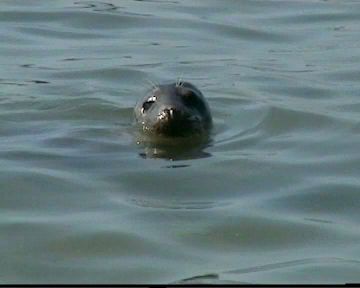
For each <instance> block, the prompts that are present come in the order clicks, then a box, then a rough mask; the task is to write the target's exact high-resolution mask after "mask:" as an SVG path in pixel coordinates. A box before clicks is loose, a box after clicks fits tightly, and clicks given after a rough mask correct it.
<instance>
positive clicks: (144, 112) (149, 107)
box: [135, 81, 212, 138]
mask: <svg viewBox="0 0 360 288" xmlns="http://www.w3.org/2000/svg"><path fill="white" fill-rule="evenodd" d="M135 118H136V121H137V123H138V124H139V125H140V127H141V129H142V130H143V131H144V132H145V133H147V134H150V135H155V136H165V137H171V138H174V137H187V136H190V137H192V136H195V135H204V134H207V133H208V132H209V131H210V129H211V127H212V117H211V113H210V108H209V105H208V103H207V102H206V100H205V97H204V96H203V94H202V93H201V91H200V90H199V89H198V88H196V87H195V85H193V84H191V83H189V82H182V81H178V82H175V83H171V84H162V85H156V86H154V87H153V88H152V89H151V90H150V91H148V93H147V94H146V95H145V97H143V98H142V99H140V101H138V103H137V104H136V106H135Z"/></svg>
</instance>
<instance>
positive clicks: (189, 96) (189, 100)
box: [183, 90, 205, 111]
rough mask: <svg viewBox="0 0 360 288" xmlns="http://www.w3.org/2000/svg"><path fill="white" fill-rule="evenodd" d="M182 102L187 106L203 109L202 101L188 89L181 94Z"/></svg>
mask: <svg viewBox="0 0 360 288" xmlns="http://www.w3.org/2000/svg"><path fill="white" fill-rule="evenodd" d="M183 99H184V103H185V105H186V106H188V107H195V108H197V109H198V110H200V111H203V110H204V109H205V105H204V103H203V101H202V100H201V99H200V98H199V96H198V95H196V93H195V92H194V91H191V90H188V91H186V93H185V94H184V96H183Z"/></svg>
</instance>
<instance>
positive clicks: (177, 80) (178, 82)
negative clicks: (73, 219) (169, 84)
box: [175, 73, 184, 87]
mask: <svg viewBox="0 0 360 288" xmlns="http://www.w3.org/2000/svg"><path fill="white" fill-rule="evenodd" d="M182 78H183V73H181V76H180V77H179V78H177V79H176V83H175V86H176V87H182V85H183V83H184V82H183V80H182Z"/></svg>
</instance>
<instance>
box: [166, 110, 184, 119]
mask: <svg viewBox="0 0 360 288" xmlns="http://www.w3.org/2000/svg"><path fill="white" fill-rule="evenodd" d="M183 117H184V113H183V112H182V111H181V110H179V109H176V108H165V109H164V110H163V111H162V113H161V114H160V118H162V119H166V120H177V119H181V118H183Z"/></svg>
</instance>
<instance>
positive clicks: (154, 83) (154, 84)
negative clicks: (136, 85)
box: [146, 79, 159, 89]
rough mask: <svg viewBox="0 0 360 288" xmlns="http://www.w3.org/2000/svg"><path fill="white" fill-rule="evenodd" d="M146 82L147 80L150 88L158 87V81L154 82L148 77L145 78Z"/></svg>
mask: <svg viewBox="0 0 360 288" xmlns="http://www.w3.org/2000/svg"><path fill="white" fill-rule="evenodd" d="M146 82H148V83H149V84H150V85H151V88H152V89H156V88H158V87H159V84H158V83H156V82H154V81H152V80H150V79H146Z"/></svg>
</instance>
